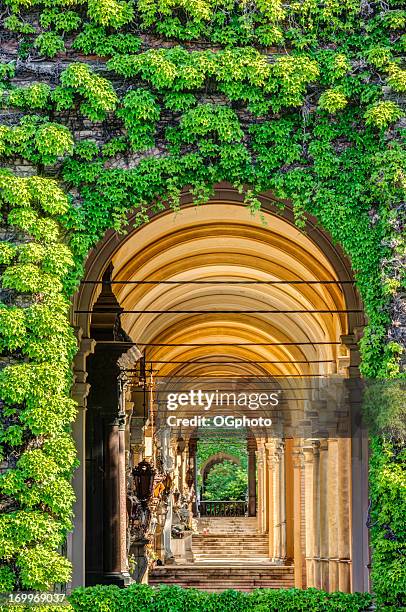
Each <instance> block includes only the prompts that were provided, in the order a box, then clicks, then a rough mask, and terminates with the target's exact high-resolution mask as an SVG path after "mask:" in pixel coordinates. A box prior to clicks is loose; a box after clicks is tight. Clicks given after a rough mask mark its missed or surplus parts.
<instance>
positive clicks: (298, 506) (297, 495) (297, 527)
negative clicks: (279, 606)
mask: <svg viewBox="0 0 406 612" xmlns="http://www.w3.org/2000/svg"><path fill="white" fill-rule="evenodd" d="M292 459H293V561H294V576H295V587H296V588H297V589H301V588H303V554H302V529H301V516H302V460H303V455H302V452H301V448H300V447H298V446H295V448H294V450H293V453H292Z"/></svg>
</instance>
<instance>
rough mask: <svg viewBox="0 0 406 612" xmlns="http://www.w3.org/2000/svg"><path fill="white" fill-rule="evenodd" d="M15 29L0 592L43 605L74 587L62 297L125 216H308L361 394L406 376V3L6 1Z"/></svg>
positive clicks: (5, 261)
mask: <svg viewBox="0 0 406 612" xmlns="http://www.w3.org/2000/svg"><path fill="white" fill-rule="evenodd" d="M2 14H3V18H4V20H3V30H2V55H1V60H2V63H1V65H0V77H1V83H2V84H1V96H2V110H1V119H2V121H1V123H2V126H1V127H0V153H1V156H2V166H3V168H4V169H3V170H1V173H0V197H1V214H2V217H1V227H2V230H1V231H2V238H3V239H4V241H3V244H2V246H1V252H0V253H1V265H2V267H1V269H0V270H1V273H2V278H1V282H2V289H1V302H2V305H1V310H0V314H1V319H0V334H1V335H0V342H1V348H2V351H3V357H1V358H0V368H1V371H0V397H1V398H2V401H3V404H2V419H1V421H2V425H1V430H0V440H1V447H2V453H3V455H2V460H4V463H3V467H4V468H8V469H5V471H4V473H3V474H2V475H1V476H0V494H1V501H0V504H1V506H0V507H1V509H2V515H1V517H0V532H1V536H0V559H1V564H2V565H1V567H0V577H1V581H2V588H5V589H9V588H13V587H24V588H29V587H34V588H45V587H47V586H48V585H49V584H51V583H53V582H58V581H62V582H64V581H65V580H66V579H67V578H68V574H69V567H68V563H67V561H66V560H65V559H64V558H63V556H61V555H59V554H58V553H56V552H55V550H56V549H57V548H58V546H59V545H60V544H61V543H62V541H63V539H64V537H65V535H66V533H67V531H68V530H69V528H70V521H71V505H72V499H73V493H72V489H71V486H70V484H69V479H70V476H71V473H72V469H73V467H74V448H73V446H72V441H71V438H70V434H69V424H70V423H71V422H72V419H73V418H74V406H73V404H72V402H71V400H70V399H69V386H70V383H71V374H70V364H71V360H72V356H73V354H74V351H75V341H74V337H73V334H72V330H71V329H70V328H69V325H68V323H67V321H68V319H67V310H68V304H69V298H70V296H71V294H72V292H73V291H74V289H75V286H76V284H77V282H78V280H79V279H80V276H81V271H82V269H83V268H82V267H83V262H84V259H85V257H86V255H87V253H88V251H89V249H90V248H91V247H92V246H93V245H94V244H95V243H96V242H97V240H99V239H100V238H101V237H102V236H103V235H104V233H105V232H106V230H108V229H111V228H114V229H117V230H120V229H122V228H123V227H124V226H125V219H126V216H127V214H128V212H129V211H130V210H132V211H136V213H137V220H138V222H139V223H140V224H141V223H144V222H147V221H148V219H149V217H150V216H151V214H152V213H153V212H154V211H159V210H163V209H165V208H166V207H168V206H170V207H172V208H173V209H176V208H177V207H178V206H179V194H180V192H181V190H182V189H184V188H189V189H191V191H192V193H193V194H194V196H195V199H196V202H204V200H205V199H207V197H208V196H209V195H210V191H211V188H212V186H213V185H215V184H216V183H218V182H220V181H223V180H227V181H228V182H231V183H232V184H233V185H234V186H235V187H236V188H238V189H239V190H240V191H241V192H242V193H244V195H245V199H246V203H247V206H249V207H250V209H251V210H252V211H253V213H257V214H260V211H259V207H260V204H259V200H258V199H257V196H258V194H260V193H261V192H263V191H267V190H271V191H272V192H273V194H274V195H275V197H277V198H279V199H280V201H281V202H283V201H286V200H289V201H290V202H292V204H293V207H294V211H295V214H296V219H297V223H298V226H299V227H301V226H302V225H303V219H304V217H305V215H306V213H310V214H312V215H314V216H315V217H317V219H318V220H319V222H320V224H321V225H322V226H323V227H324V229H325V230H327V231H328V232H329V233H330V234H331V236H332V238H333V240H335V241H337V242H339V243H340V244H341V245H342V247H343V249H344V250H345V252H346V253H347V255H348V256H349V258H350V260H351V262H352V266H353V269H354V271H355V275H356V279H357V284H358V287H359V290H360V292H361V295H362V298H363V302H364V306H365V312H366V314H367V317H368V326H367V328H366V330H365V334H364V338H363V340H362V342H361V349H362V357H363V360H362V373H363V375H364V376H366V377H382V378H384V377H394V376H399V375H401V370H402V359H403V357H402V351H403V347H404V346H405V344H406V342H405V340H406V328H405V307H404V300H403V296H404V293H403V291H404V289H402V287H403V286H404V277H403V278H402V273H403V274H404V259H402V258H404V251H405V247H404V232H403V229H404V225H403V223H404V210H405V209H404V205H403V204H402V196H403V194H404V186H405V177H404V171H405V170H404V169H405V159H406V154H405V151H404V149H403V148H402V141H401V129H402V126H404V123H403V122H404V118H403V114H402V97H401V96H402V94H403V93H404V91H405V89H406V71H405V70H404V68H403V64H402V53H403V52H404V47H405V41H406V39H405V35H404V34H403V31H404V26H405V24H406V13H405V11H403V10H402V3H401V2H400V1H397V0H389V1H388V2H386V3H375V2H364V1H362V2H361V1H359V0H328V1H327V2H318V1H317V0H302V1H301V2H291V3H289V4H288V3H282V2H280V0H216V1H214V0H138V1H132V0H130V1H124V0H87V1H86V0H43V1H40V0H5V1H3V3H2ZM281 205H282V204H281ZM372 448H373V455H372V461H371V500H372V510H371V517H372V518H371V524H372V529H371V536H372V541H371V543H372V548H373V559H374V565H373V572H372V575H373V576H372V577H373V582H374V588H375V591H376V594H377V598H378V601H379V602H380V604H385V605H387V606H396V605H398V604H399V603H400V602H401V599H402V597H403V596H404V593H405V591H406V588H405V582H406V576H405V569H404V567H405V565H406V564H404V563H403V564H402V555H403V559H404V554H405V550H406V533H405V530H406V528H405V524H404V521H403V522H402V521H401V520H400V518H399V517H401V516H402V513H403V516H404V514H405V508H406V501H405V495H404V486H405V471H404V450H402V446H401V445H400V443H399V441H396V440H394V439H389V440H384V439H383V438H376V439H374V442H373V445H372ZM388 525H389V530H388ZM388 534H390V537H389V536H388Z"/></svg>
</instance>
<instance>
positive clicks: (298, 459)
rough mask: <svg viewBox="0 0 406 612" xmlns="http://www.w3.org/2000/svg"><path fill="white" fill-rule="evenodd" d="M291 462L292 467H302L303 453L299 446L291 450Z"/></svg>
mask: <svg viewBox="0 0 406 612" xmlns="http://www.w3.org/2000/svg"><path fill="white" fill-rule="evenodd" d="M292 463H293V467H294V468H296V469H297V468H301V467H303V463H304V453H303V450H302V448H301V447H296V448H294V449H293V451H292Z"/></svg>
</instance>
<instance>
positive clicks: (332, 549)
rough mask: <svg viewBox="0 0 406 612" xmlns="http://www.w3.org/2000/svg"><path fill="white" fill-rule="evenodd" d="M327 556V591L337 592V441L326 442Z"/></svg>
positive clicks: (339, 501)
mask: <svg viewBox="0 0 406 612" xmlns="http://www.w3.org/2000/svg"><path fill="white" fill-rule="evenodd" d="M327 471H328V483H327V486H328V499H327V512H328V556H329V591H330V592H331V593H332V592H334V591H338V584H339V582H338V507H339V505H340V504H341V500H340V498H339V497H338V479H339V474H338V440H337V439H329V440H328V468H327Z"/></svg>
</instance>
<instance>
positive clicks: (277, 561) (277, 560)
mask: <svg viewBox="0 0 406 612" xmlns="http://www.w3.org/2000/svg"><path fill="white" fill-rule="evenodd" d="M271 561H272V563H274V564H275V565H288V560H287V559H286V558H284V559H283V558H282V557H274V558H273V559H271Z"/></svg>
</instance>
